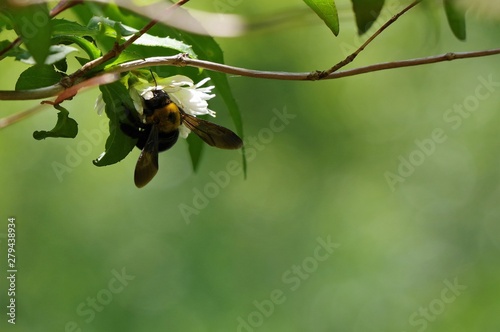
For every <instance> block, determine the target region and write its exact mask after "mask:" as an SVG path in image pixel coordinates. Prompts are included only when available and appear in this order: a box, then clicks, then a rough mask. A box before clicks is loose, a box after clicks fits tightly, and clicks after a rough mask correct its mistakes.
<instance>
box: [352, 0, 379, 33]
mask: <svg viewBox="0 0 500 332" xmlns="http://www.w3.org/2000/svg"><path fill="white" fill-rule="evenodd" d="M384 2H385V0H352V8H353V11H354V15H355V16H356V25H357V27H358V33H359V35H362V34H364V33H365V32H366V31H368V29H370V28H371V26H372V25H373V23H374V22H375V21H376V20H377V18H378V16H379V15H380V11H381V10H382V8H383V7H384Z"/></svg>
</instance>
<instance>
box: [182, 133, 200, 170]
mask: <svg viewBox="0 0 500 332" xmlns="http://www.w3.org/2000/svg"><path fill="white" fill-rule="evenodd" d="M186 140H187V142H188V145H189V155H190V156H191V164H192V165H193V171H195V172H196V171H197V170H198V167H199V166H200V160H201V154H202V153H203V150H204V148H205V143H203V141H202V140H201V139H200V138H199V137H198V136H196V135H189V136H188V137H187V139H186Z"/></svg>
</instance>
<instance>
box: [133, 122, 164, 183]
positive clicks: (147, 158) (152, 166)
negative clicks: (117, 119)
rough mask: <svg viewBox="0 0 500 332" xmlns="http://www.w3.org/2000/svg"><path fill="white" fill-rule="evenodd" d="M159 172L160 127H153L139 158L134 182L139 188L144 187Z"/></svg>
mask: <svg viewBox="0 0 500 332" xmlns="http://www.w3.org/2000/svg"><path fill="white" fill-rule="evenodd" d="M157 172H158V128H157V127H156V126H154V125H153V126H152V127H151V132H150V133H149V136H148V140H147V141H146V144H145V145H144V148H143V149H142V151H141V154H140V155H139V159H137V164H136V165H135V172H134V182H135V185H136V187H137V188H142V187H144V186H145V185H147V184H148V183H149V181H151V179H152V178H154V176H155V175H156V173H157Z"/></svg>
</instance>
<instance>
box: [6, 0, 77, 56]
mask: <svg viewBox="0 0 500 332" xmlns="http://www.w3.org/2000/svg"><path fill="white" fill-rule="evenodd" d="M81 3H83V0H74V1H68V0H61V1H60V2H59V3H58V4H57V5H56V6H55V7H54V8H52V10H51V11H50V13H49V16H50V18H54V17H56V16H57V15H59V14H60V13H62V12H63V11H65V10H67V9H69V8H71V7H73V6H76V5H79V4H81ZM21 43H22V39H21V37H17V38H16V39H14V40H13V41H12V42H11V43H10V44H9V45H8V46H7V47H5V48H4V49H2V50H0V59H1V58H3V56H4V55H5V54H6V53H7V52H9V51H10V50H11V49H13V48H14V47H17V46H19V45H21Z"/></svg>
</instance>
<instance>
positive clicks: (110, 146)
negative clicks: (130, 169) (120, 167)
mask: <svg viewBox="0 0 500 332" xmlns="http://www.w3.org/2000/svg"><path fill="white" fill-rule="evenodd" d="M99 89H100V90H101V93H102V99H103V101H104V103H105V105H106V106H105V111H106V115H107V116H108V118H109V137H108V139H107V140H106V145H105V152H104V153H103V154H101V156H99V158H98V159H96V160H94V161H93V163H94V165H96V166H107V165H111V164H115V163H117V162H119V161H121V160H122V159H123V158H125V157H126V156H127V155H128V154H129V153H130V151H132V149H133V148H134V146H135V143H136V142H137V140H136V139H133V138H131V137H129V136H127V135H125V133H123V132H122V130H121V129H120V123H121V122H124V117H125V116H126V115H125V107H128V108H130V109H134V106H133V103H132V100H131V98H130V96H129V93H128V90H127V88H126V87H125V85H124V84H123V83H122V82H120V81H119V82H115V83H111V84H107V85H101V86H100V87H99Z"/></svg>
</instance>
